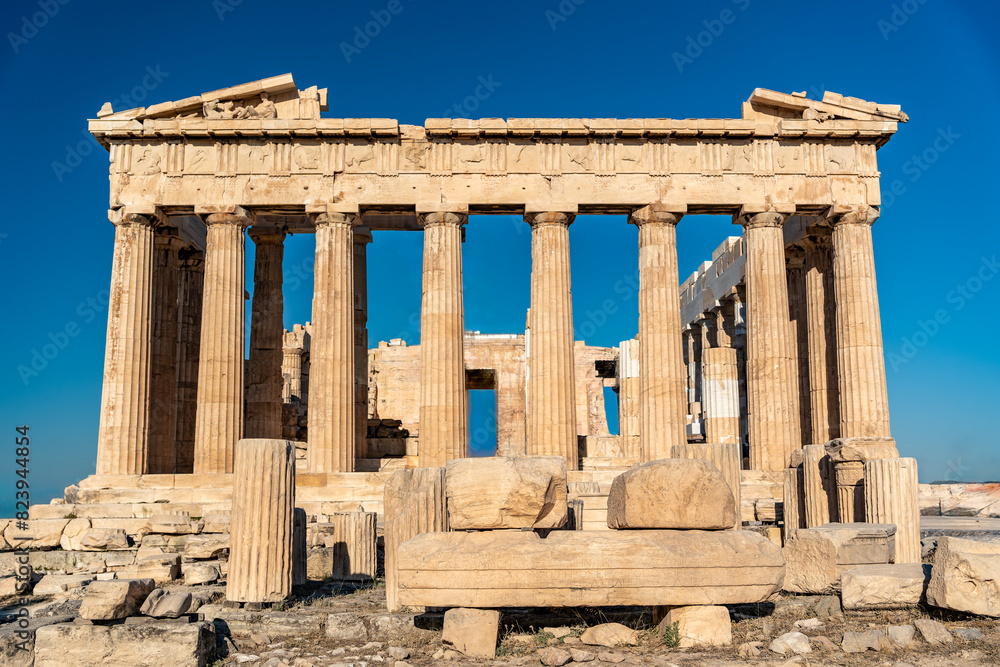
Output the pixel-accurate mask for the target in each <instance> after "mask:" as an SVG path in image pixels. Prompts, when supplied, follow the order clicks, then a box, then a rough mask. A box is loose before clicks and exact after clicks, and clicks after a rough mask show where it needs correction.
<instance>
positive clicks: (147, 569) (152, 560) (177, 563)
mask: <svg viewBox="0 0 1000 667" xmlns="http://www.w3.org/2000/svg"><path fill="white" fill-rule="evenodd" d="M180 572H181V557H180V555H178V554H150V555H148V556H146V557H145V558H143V559H142V560H139V557H138V556H136V563H135V564H134V565H129V566H128V567H126V568H125V569H124V570H123V571H122V574H123V575H124V576H125V577H126V578H128V579H152V580H153V581H155V582H156V585H157V586H162V585H163V584H166V583H169V582H171V581H174V580H175V579H177V577H178V576H180Z"/></svg>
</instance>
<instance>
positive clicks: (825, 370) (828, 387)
mask: <svg viewBox="0 0 1000 667" xmlns="http://www.w3.org/2000/svg"><path fill="white" fill-rule="evenodd" d="M805 270H806V325H807V329H808V347H809V405H810V425H811V426H812V438H811V440H812V442H811V443H810V444H821V443H825V442H829V441H830V440H833V439H834V438H839V437H840V407H839V399H838V386H837V342H836V332H835V329H834V324H835V322H836V308H835V307H834V300H833V293H834V285H833V261H832V257H831V249H830V242H829V239H816V240H813V241H812V242H810V243H809V244H807V245H806V257H805Z"/></svg>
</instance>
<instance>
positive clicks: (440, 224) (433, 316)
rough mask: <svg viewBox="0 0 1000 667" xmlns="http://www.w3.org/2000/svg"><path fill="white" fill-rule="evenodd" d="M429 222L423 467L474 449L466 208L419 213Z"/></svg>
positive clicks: (423, 307)
mask: <svg viewBox="0 0 1000 667" xmlns="http://www.w3.org/2000/svg"><path fill="white" fill-rule="evenodd" d="M418 217H419V219H420V223H421V224H422V225H423V228H424V262H423V295H422V298H421V301H420V449H419V452H420V467H421V468H432V467H438V466H443V465H445V464H446V463H447V462H448V461H450V460H452V459H460V458H465V457H466V456H468V455H469V427H468V407H467V406H468V400H467V393H466V391H465V316H464V307H463V304H462V225H464V224H465V223H466V222H467V221H468V219H469V216H468V214H467V213H463V212H430V213H419V214H418Z"/></svg>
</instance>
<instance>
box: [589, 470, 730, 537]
mask: <svg viewBox="0 0 1000 667" xmlns="http://www.w3.org/2000/svg"><path fill="white" fill-rule="evenodd" d="M735 523H736V501H735V499H734V498H733V492H732V491H731V490H730V488H729V484H728V483H727V481H726V479H725V478H724V477H723V476H722V473H721V472H719V469H718V468H716V467H715V464H713V463H712V462H710V461H702V460H697V459H665V460H662V461H651V462H649V463H644V464H642V465H640V466H637V467H636V468H633V469H632V470H629V471H628V472H625V473H622V474H621V475H619V476H618V477H616V478H615V480H614V482H613V483H612V485H611V492H610V494H609V495H608V527H609V528H612V529H623V528H675V529H691V528H694V529H723V528H732V527H733V525H734V524H735Z"/></svg>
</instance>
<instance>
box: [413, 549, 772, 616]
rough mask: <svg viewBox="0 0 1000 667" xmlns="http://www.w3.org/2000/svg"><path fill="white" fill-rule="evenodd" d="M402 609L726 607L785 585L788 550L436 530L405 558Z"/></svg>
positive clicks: (754, 599)
mask: <svg viewBox="0 0 1000 667" xmlns="http://www.w3.org/2000/svg"><path fill="white" fill-rule="evenodd" d="M396 567H397V572H398V574H397V579H398V584H399V602H400V603H401V604H403V605H413V606H416V605H423V606H428V607H480V608H497V607H579V606H608V605H666V606H687V605H723V604H738V603H750V602H763V601H764V600H766V599H767V598H768V597H769V596H770V595H771V594H772V593H774V592H775V591H777V590H778V589H779V588H780V587H781V581H782V578H783V576H784V571H785V566H784V562H783V561H782V558H781V550H780V549H779V548H778V547H777V546H776V545H775V544H773V543H772V542H771V541H769V540H767V539H766V538H764V537H761V536H760V535H757V534H755V533H751V532H748V531H735V530H727V531H718V532H706V531H696V530H691V531H666V530H643V531H606V530H594V531H590V530H579V531H553V532H551V533H549V534H548V535H547V536H546V537H545V538H544V539H543V538H542V537H541V536H540V535H539V534H537V533H534V532H528V531H494V532H478V533H426V534H423V535H418V536H416V537H414V538H413V539H411V540H408V541H407V542H404V543H403V544H402V545H401V546H400V547H399V550H398V552H397V554H396Z"/></svg>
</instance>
